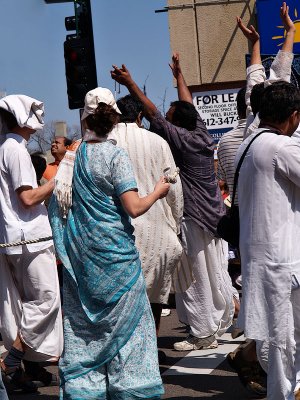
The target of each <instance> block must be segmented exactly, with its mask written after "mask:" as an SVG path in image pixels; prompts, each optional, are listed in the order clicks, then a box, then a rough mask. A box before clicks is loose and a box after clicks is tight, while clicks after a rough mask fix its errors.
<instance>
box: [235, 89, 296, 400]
mask: <svg viewBox="0 0 300 400" xmlns="http://www.w3.org/2000/svg"><path fill="white" fill-rule="evenodd" d="M291 91H292V92H294V95H293V96H291V95H290V92H291ZM264 93H265V94H264V96H263V99H262V105H261V112H260V114H261V119H262V122H261V128H259V129H257V130H256V131H255V132H254V133H253V134H252V135H251V136H249V138H247V139H246V140H245V141H244V143H243V144H242V146H241V147H240V150H239V152H238V154H237V160H236V162H238V160H239V159H240V157H241V155H242V153H243V151H244V150H245V148H246V146H247V144H248V143H249V141H250V140H251V139H252V138H253V137H254V136H255V135H257V134H258V133H259V132H261V131H263V130H265V129H269V132H263V133H262V134H261V135H260V136H259V137H258V138H257V139H255V141H254V142H253V143H252V145H251V146H250V149H249V150H248V152H247V155H246V157H245V159H244V161H243V164H242V167H241V170H240V175H239V181H238V191H239V212H240V252H241V259H242V273H243V302H242V304H241V307H242V310H241V313H240V315H241V316H242V317H243V319H244V321H242V323H243V326H244V328H245V336H246V337H247V338H249V339H254V340H256V342H257V353H258V358H259V360H260V362H261V364H262V366H263V367H264V369H265V370H266V371H267V373H268V388H267V389H268V399H271V400H290V399H294V393H293V392H294V390H297V389H298V388H299V372H300V290H299V283H298V282H300V246H299V237H300V145H299V144H298V142H297V141H296V140H295V139H294V138H291V137H290V136H291V135H292V133H293V132H294V131H295V129H296V127H297V125H298V123H299V112H300V95H299V92H298V91H297V89H295V88H293V86H292V85H290V84H287V83H280V84H277V85H273V86H269V87H268V88H267V89H265V92H264ZM282 93H284V95H283V94H282ZM280 96H281V97H280ZM267 103H269V105H268V104H267ZM266 104H267V106H266ZM270 104H271V106H270ZM271 109H273V111H272V112H271V111H270V110H271ZM282 110H288V111H285V112H286V113H290V115H289V117H288V118H287V117H285V121H283V122H282V121H280V122H278V121H277V119H278V118H281V117H282V114H283V113H282ZM268 114H269V115H268ZM272 115H273V116H274V115H275V117H273V116H272ZM266 116H267V117H266Z"/></svg>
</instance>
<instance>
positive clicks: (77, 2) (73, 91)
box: [45, 0, 98, 110]
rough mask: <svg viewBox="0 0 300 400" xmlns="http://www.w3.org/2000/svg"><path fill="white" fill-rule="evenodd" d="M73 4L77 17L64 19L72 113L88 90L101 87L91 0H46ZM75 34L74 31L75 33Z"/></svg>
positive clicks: (78, 106) (67, 78) (66, 66)
mask: <svg viewBox="0 0 300 400" xmlns="http://www.w3.org/2000/svg"><path fill="white" fill-rule="evenodd" d="M70 1H73V2H74V10H75V15H74V16H71V17H66V18H65V26H66V30H67V31H73V33H72V34H68V35H67V36H66V40H65V42H64V57H65V68H66V80H67V93H68V103H69V108H70V109H71V110H74V109H81V108H83V106H84V98H85V95H86V93H87V92H88V91H89V90H92V89H94V88H96V87H97V86H98V83H97V69H96V58H95V49H94V34H93V23H92V10H91V1H90V0H68V1H62V0H45V2H46V3H48V4H50V3H65V2H70ZM74 31H75V32H74Z"/></svg>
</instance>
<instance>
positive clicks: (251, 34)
mask: <svg viewBox="0 0 300 400" xmlns="http://www.w3.org/2000/svg"><path fill="white" fill-rule="evenodd" d="M236 20H237V25H238V27H239V28H240V30H241V31H242V33H243V35H244V36H245V37H246V38H247V39H248V40H249V42H250V43H251V47H252V51H251V60H250V65H254V64H261V57H260V41H259V34H258V32H257V31H256V30H255V28H254V26H253V25H250V26H249V28H247V27H246V25H244V23H243V21H242V18H240V17H237V18H236Z"/></svg>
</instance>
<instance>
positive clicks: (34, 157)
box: [30, 153, 47, 184]
mask: <svg viewBox="0 0 300 400" xmlns="http://www.w3.org/2000/svg"><path fill="white" fill-rule="evenodd" d="M30 157H31V162H32V164H33V167H34V169H35V173H36V179H37V182H38V184H40V180H41V179H42V176H43V173H44V172H45V170H46V167H47V161H46V159H45V157H44V156H43V155H42V154H39V153H34V154H31V156H30Z"/></svg>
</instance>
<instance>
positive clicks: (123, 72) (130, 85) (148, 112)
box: [110, 64, 157, 119]
mask: <svg viewBox="0 0 300 400" xmlns="http://www.w3.org/2000/svg"><path fill="white" fill-rule="evenodd" d="M110 74H111V77H112V79H114V80H115V81H116V82H118V83H120V85H124V86H125V87H127V89H128V91H129V93H130V94H131V95H132V96H134V97H136V98H137V99H138V100H140V102H141V103H142V104H143V106H144V115H145V117H146V118H147V119H151V118H152V117H153V116H154V115H155V114H156V112H157V107H156V106H155V104H154V103H152V101H151V100H150V99H148V97H147V96H146V95H145V94H144V93H143V92H142V90H141V89H140V88H139V87H138V85H137V84H136V83H135V81H134V80H133V79H132V77H131V75H130V72H129V71H128V69H127V68H126V66H125V65H124V64H122V67H121V68H118V67H117V66H116V65H113V70H112V71H110Z"/></svg>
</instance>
